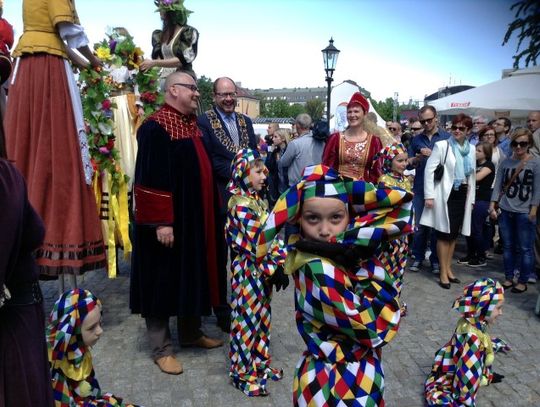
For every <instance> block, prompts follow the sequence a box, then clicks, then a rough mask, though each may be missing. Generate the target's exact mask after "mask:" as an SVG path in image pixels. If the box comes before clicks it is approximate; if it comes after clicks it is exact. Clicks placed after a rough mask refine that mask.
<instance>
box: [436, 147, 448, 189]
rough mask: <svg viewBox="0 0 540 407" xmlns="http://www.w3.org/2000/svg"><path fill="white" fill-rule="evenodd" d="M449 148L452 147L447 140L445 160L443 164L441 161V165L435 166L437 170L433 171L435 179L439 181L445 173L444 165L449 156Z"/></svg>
mask: <svg viewBox="0 0 540 407" xmlns="http://www.w3.org/2000/svg"><path fill="white" fill-rule="evenodd" d="M449 149H450V143H449V142H446V154H444V161H443V163H442V164H441V163H439V165H437V168H435V171H433V180H434V181H435V182H439V181H440V180H441V179H442V177H443V175H444V165H445V164H446V157H447V156H448V150H449Z"/></svg>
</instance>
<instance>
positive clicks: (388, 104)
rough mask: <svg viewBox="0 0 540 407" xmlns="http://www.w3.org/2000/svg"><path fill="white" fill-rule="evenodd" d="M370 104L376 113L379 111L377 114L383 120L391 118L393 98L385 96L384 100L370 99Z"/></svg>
mask: <svg viewBox="0 0 540 407" xmlns="http://www.w3.org/2000/svg"><path fill="white" fill-rule="evenodd" d="M371 105H372V106H373V108H374V109H375V110H376V111H377V113H379V116H381V117H382V118H383V119H384V121H389V120H392V117H393V113H394V99H392V98H386V99H385V100H381V101H379V102H377V101H376V100H373V99H371Z"/></svg>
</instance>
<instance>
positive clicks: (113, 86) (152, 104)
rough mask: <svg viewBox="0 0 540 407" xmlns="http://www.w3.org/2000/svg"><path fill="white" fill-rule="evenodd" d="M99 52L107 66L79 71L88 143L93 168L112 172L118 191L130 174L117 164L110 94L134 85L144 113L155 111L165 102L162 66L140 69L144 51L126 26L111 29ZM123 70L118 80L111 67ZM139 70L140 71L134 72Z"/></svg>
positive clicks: (112, 106) (113, 105)
mask: <svg viewBox="0 0 540 407" xmlns="http://www.w3.org/2000/svg"><path fill="white" fill-rule="evenodd" d="M94 49H95V51H96V55H97V56H98V58H100V59H101V60H102V61H103V62H104V64H106V66H108V67H107V69H105V68H101V67H98V68H93V67H88V68H86V69H83V70H82V71H81V72H80V75H79V82H80V83H81V98H82V105H83V115H84V118H85V121H86V124H87V134H88V146H89V149H90V156H91V162H92V166H93V167H94V170H95V171H97V172H99V173H109V174H110V175H111V178H112V180H111V181H112V182H111V191H110V192H111V193H112V194H116V193H118V189H119V185H120V183H122V182H127V181H128V180H129V177H128V176H127V175H125V174H123V172H122V171H121V168H120V166H119V164H118V161H119V159H120V156H119V152H118V150H117V149H116V148H115V146H114V142H115V135H114V122H113V120H112V116H113V113H112V110H111V109H112V108H115V107H116V105H115V104H114V103H113V102H112V101H111V99H110V97H111V96H112V95H113V94H114V93H115V92H118V91H123V90H130V89H132V88H133V85H136V86H137V89H138V91H139V92H140V101H141V102H142V103H143V109H144V114H145V116H149V115H150V114H152V113H153V112H155V111H156V110H157V109H158V107H159V106H160V105H161V104H163V95H161V93H160V92H159V91H158V86H159V69H157V68H152V69H150V70H149V71H147V72H140V71H138V67H139V63H140V62H141V61H142V56H143V52H142V50H141V49H140V48H139V47H137V46H136V45H135V43H134V42H133V37H132V36H131V35H129V33H128V32H127V31H126V30H125V29H123V28H115V29H110V30H108V32H107V38H106V39H104V40H102V41H101V42H99V43H97V44H95V45H94ZM118 69H120V70H122V69H123V70H124V74H125V75H124V77H123V78H122V80H115V79H117V78H115V77H114V76H113V75H111V71H114V70H118ZM135 70H137V72H135Z"/></svg>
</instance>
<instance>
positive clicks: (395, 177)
mask: <svg viewBox="0 0 540 407" xmlns="http://www.w3.org/2000/svg"><path fill="white" fill-rule="evenodd" d="M378 157H380V159H381V160H382V172H383V173H382V175H381V176H380V177H379V180H378V183H379V185H381V184H382V185H383V186H385V187H392V188H401V189H404V190H405V191H407V192H411V191H412V184H411V179H410V177H407V176H406V175H405V174H404V172H405V170H406V169H407V158H408V154H407V150H406V149H405V147H404V146H403V144H401V143H393V144H390V145H387V146H386V147H385V148H383V149H382V150H381V151H380V152H379V154H378Z"/></svg>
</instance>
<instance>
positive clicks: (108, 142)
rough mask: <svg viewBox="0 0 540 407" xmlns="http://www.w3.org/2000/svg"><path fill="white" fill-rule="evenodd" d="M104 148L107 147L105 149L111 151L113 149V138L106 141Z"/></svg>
mask: <svg viewBox="0 0 540 407" xmlns="http://www.w3.org/2000/svg"><path fill="white" fill-rule="evenodd" d="M105 147H107V149H109V150H112V149H113V148H114V139H113V138H111V139H109V141H107V144H106V145H105Z"/></svg>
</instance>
